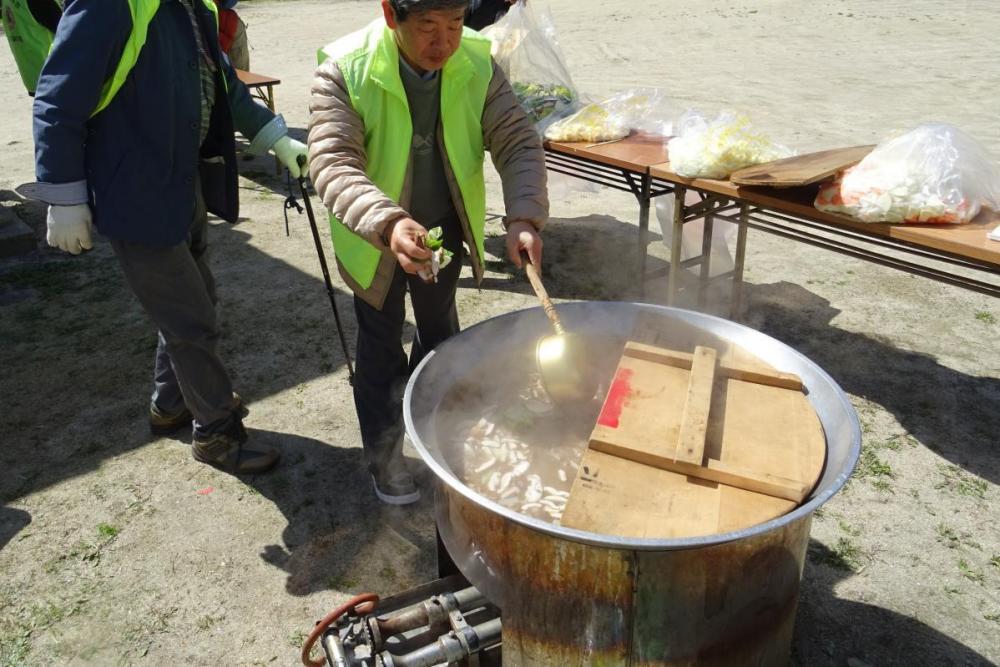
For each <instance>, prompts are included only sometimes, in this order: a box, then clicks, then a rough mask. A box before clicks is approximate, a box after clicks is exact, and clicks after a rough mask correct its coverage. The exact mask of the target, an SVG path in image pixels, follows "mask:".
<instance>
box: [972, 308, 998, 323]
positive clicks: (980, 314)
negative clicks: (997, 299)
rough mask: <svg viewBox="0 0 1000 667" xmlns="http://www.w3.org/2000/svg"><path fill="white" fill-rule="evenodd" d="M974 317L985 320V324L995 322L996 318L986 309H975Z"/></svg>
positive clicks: (981, 320)
mask: <svg viewBox="0 0 1000 667" xmlns="http://www.w3.org/2000/svg"><path fill="white" fill-rule="evenodd" d="M976 319H977V320H979V321H980V322H985V323H986V324H996V323H997V318H996V317H994V316H993V313H991V312H989V311H987V310H977V311H976Z"/></svg>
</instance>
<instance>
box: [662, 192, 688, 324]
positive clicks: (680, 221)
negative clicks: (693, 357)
mask: <svg viewBox="0 0 1000 667" xmlns="http://www.w3.org/2000/svg"><path fill="white" fill-rule="evenodd" d="M686 196H687V188H683V187H681V186H679V185H678V186H676V187H675V188H674V226H673V236H672V238H671V241H670V278H669V279H668V281H667V305H668V306H672V305H674V301H675V300H676V298H677V289H678V285H677V281H678V279H679V278H680V271H681V242H682V241H681V239H682V237H683V233H684V199H685V197H686Z"/></svg>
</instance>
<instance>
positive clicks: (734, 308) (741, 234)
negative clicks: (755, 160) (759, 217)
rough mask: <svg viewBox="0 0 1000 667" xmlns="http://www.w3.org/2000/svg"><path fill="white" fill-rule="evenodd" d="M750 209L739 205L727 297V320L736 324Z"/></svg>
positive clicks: (741, 289) (741, 291) (738, 315)
mask: <svg viewBox="0 0 1000 667" xmlns="http://www.w3.org/2000/svg"><path fill="white" fill-rule="evenodd" d="M749 219H750V207H749V206H748V205H747V204H740V222H739V226H738V227H737V232H736V260H735V262H734V266H733V288H732V292H731V293H730V297H729V319H731V320H733V321H734V322H738V321H739V320H740V318H741V317H742V310H743V261H744V258H745V257H746V252H747V222H748V221H749Z"/></svg>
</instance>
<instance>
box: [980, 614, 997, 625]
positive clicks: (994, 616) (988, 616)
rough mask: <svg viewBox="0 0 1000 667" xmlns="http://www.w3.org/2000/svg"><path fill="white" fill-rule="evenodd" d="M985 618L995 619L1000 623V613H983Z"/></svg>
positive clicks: (995, 621) (994, 620)
mask: <svg viewBox="0 0 1000 667" xmlns="http://www.w3.org/2000/svg"><path fill="white" fill-rule="evenodd" d="M983 618H985V619H986V620H987V621H993V622H994V623H1000V613H996V614H983Z"/></svg>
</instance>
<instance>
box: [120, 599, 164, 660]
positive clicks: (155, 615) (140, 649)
mask: <svg viewBox="0 0 1000 667" xmlns="http://www.w3.org/2000/svg"><path fill="white" fill-rule="evenodd" d="M176 613H177V608H176V607H170V608H167V609H160V608H157V607H154V608H153V609H151V610H150V611H149V613H145V614H140V615H139V616H138V618H137V619H136V620H134V621H130V622H129V623H127V624H126V625H125V628H124V629H123V630H122V635H121V643H122V644H123V647H122V649H123V650H122V654H123V658H127V657H133V656H135V657H142V656H145V655H146V654H147V653H149V649H150V648H151V647H152V646H153V642H154V641H155V640H156V635H159V634H162V633H164V632H168V631H169V630H170V618H171V617H172V616H173V615H174V614H176ZM122 662H123V663H131V662H132V661H131V660H122Z"/></svg>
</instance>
